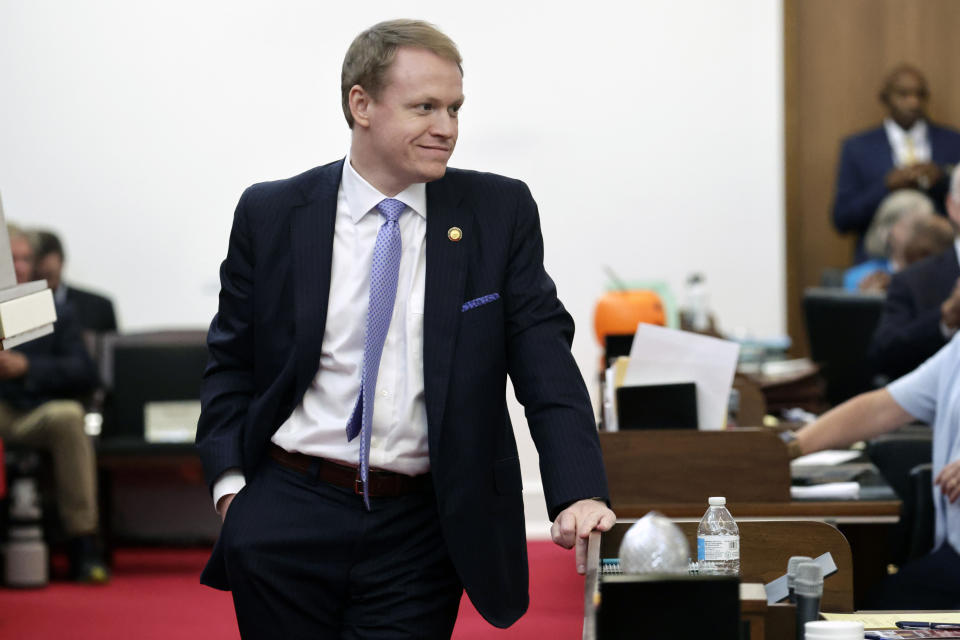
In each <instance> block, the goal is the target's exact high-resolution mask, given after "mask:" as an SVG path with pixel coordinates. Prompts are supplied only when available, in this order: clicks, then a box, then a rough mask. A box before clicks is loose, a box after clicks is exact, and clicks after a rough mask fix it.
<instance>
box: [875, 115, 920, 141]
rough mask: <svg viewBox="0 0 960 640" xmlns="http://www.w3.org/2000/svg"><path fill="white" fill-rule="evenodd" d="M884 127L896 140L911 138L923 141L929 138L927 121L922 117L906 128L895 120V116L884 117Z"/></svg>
mask: <svg viewBox="0 0 960 640" xmlns="http://www.w3.org/2000/svg"><path fill="white" fill-rule="evenodd" d="M883 128H884V129H886V130H887V135H888V136H890V138H891V139H894V140H902V139H904V138H907V137H909V138H911V139H912V140H913V141H914V142H921V141H924V140H926V139H927V121H926V120H924V119H923V118H920V119H919V120H917V121H916V122H914V123H913V126H912V127H910V128H909V129H907V130H904V129H903V128H902V127H901V126H900V125H898V124H897V123H896V122H894V121H893V118H884V120H883Z"/></svg>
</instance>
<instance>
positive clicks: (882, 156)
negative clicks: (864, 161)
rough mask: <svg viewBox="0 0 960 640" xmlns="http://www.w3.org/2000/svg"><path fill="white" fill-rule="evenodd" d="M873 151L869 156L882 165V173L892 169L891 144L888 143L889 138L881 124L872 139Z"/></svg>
mask: <svg viewBox="0 0 960 640" xmlns="http://www.w3.org/2000/svg"><path fill="white" fill-rule="evenodd" d="M873 147H874V148H873V151H872V152H871V154H870V155H871V156H872V157H874V158H877V160H878V161H879V162H880V164H881V165H882V166H883V170H884V173H886V172H887V171H889V170H890V169H893V167H894V164H895V163H894V156H893V145H891V144H890V139H889V138H888V137H887V130H886V129H884V128H883V126H881V127H880V128H879V129H878V130H877V135H876V137H874V139H873Z"/></svg>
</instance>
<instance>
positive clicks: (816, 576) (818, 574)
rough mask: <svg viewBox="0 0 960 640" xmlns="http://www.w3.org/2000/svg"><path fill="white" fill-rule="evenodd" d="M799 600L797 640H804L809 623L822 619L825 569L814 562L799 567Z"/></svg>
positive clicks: (796, 581)
mask: <svg viewBox="0 0 960 640" xmlns="http://www.w3.org/2000/svg"><path fill="white" fill-rule="evenodd" d="M794 590H795V591H796V598H797V640H804V638H805V634H804V631H805V628H806V624H807V623H808V622H813V621H815V620H817V619H818V618H819V617H820V598H821V597H822V596H823V569H821V568H820V565H818V564H814V563H813V562H801V563H800V564H799V565H798V566H797V577H796V580H795V581H794Z"/></svg>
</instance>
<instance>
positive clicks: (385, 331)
mask: <svg viewBox="0 0 960 640" xmlns="http://www.w3.org/2000/svg"><path fill="white" fill-rule="evenodd" d="M460 63H461V59H460V55H459V52H458V51H457V48H456V45H455V44H454V43H453V42H452V41H451V40H450V39H449V38H447V37H446V36H445V35H444V34H442V33H440V32H439V31H437V30H436V29H435V28H434V27H432V26H431V25H429V24H427V23H423V22H418V21H409V20H395V21H390V22H384V23H380V24H378V25H375V26H373V27H371V28H370V29H368V30H367V31H365V32H363V33H362V34H360V35H359V36H357V38H356V39H355V40H354V41H353V43H352V44H351V46H350V48H349V50H348V52H347V55H346V57H345V59H344V63H343V71H342V76H341V93H342V106H343V111H344V115H345V117H346V119H347V122H348V124H349V126H350V127H351V129H352V136H351V145H350V150H349V154H348V156H347V158H346V159H344V160H341V161H338V162H334V163H331V164H328V165H325V166H322V167H317V168H315V169H312V170H310V171H307V172H306V173H304V174H301V175H299V176H296V177H293V178H290V179H287V180H280V181H276V182H271V183H263V184H259V185H254V186H253V187H250V188H249V189H247V191H246V192H245V193H244V194H243V196H242V197H241V200H240V203H239V204H238V206H237V210H236V214H235V217H234V223H233V229H232V231H231V234H230V242H229V248H228V251H227V257H226V259H225V260H224V262H223V265H222V267H221V270H220V277H221V285H222V286H221V293H220V305H219V310H218V313H217V315H216V316H215V317H214V319H213V322H212V323H211V325H210V332H209V336H208V344H209V348H210V362H209V365H208V367H207V370H206V373H205V375H204V382H203V389H202V392H201V401H202V413H201V417H200V422H199V425H198V429H197V446H198V448H199V450H200V454H201V458H202V460H203V463H204V470H205V474H206V477H207V480H208V482H209V483H210V485H211V487H212V492H213V496H214V503H215V505H216V508H217V510H218V511H219V512H220V513H221V515H222V516H224V525H223V530H222V532H221V535H220V538H219V540H218V541H217V545H216V547H215V548H214V551H213V554H212V556H211V559H210V562H209V563H208V564H207V567H206V569H205V570H204V574H203V576H202V580H203V581H204V582H205V583H206V584H209V585H211V586H215V587H218V588H228V589H230V590H232V592H233V597H234V604H235V608H236V613H237V620H238V623H239V626H240V630H241V634H242V635H243V636H244V637H245V638H266V637H284V638H306V637H344V638H360V637H364V638H366V637H370V638H447V637H449V635H450V633H451V630H452V628H453V624H454V621H455V619H456V614H457V610H458V606H459V601H460V597H461V594H462V591H463V589H464V588H465V589H466V591H467V593H468V594H469V596H470V598H471V600H472V601H473V603H474V605H475V606H476V607H477V609H478V610H479V611H480V613H481V614H483V616H484V617H485V618H486V619H487V620H488V621H490V622H491V623H493V624H494V625H497V626H500V627H506V626H508V625H510V624H512V623H513V622H514V621H516V620H517V619H518V618H519V617H520V616H521V615H522V614H523V613H524V611H525V610H526V607H527V604H528V594H527V563H526V545H525V539H524V519H523V501H522V493H521V491H522V486H521V476H520V464H519V459H518V455H517V449H516V444H515V442H514V436H513V429H512V426H511V424H510V419H509V416H508V412H507V406H506V401H505V397H504V395H505V385H506V378H507V376H508V375H509V376H510V378H511V380H512V381H513V385H514V388H515V390H516V394H517V397H518V399H519V400H520V401H521V402H522V404H523V405H524V406H525V409H526V417H527V421H528V424H529V427H530V430H531V433H532V435H533V439H534V442H535V443H536V445H537V449H538V452H539V454H540V470H541V476H542V478H543V484H544V488H545V495H546V501H547V506H548V510H549V513H550V517H551V518H553V519H554V524H553V529H552V533H553V538H554V540H555V541H556V542H557V543H558V544H561V545H562V546H565V547H567V548H569V547H571V546H574V545H576V547H577V564H578V569H579V570H581V571H582V570H583V565H584V557H585V541H586V538H587V536H588V535H589V532H590V531H591V530H593V529H600V530H606V529H608V528H609V527H610V526H612V524H613V522H614V514H613V512H612V511H610V509H609V508H608V507H607V505H606V504H605V502H606V501H607V487H606V478H605V474H604V471H603V464H602V459H601V455H600V449H599V444H598V440H597V435H596V428H595V424H594V416H593V411H592V408H591V406H590V403H589V399H588V395H587V392H586V388H585V385H584V383H583V379H582V377H581V376H580V373H579V370H578V368H577V366H576V363H575V361H574V359H573V357H572V355H571V353H570V342H571V340H572V336H573V323H572V320H571V318H570V316H569V314H567V312H566V311H565V310H564V308H563V306H562V305H561V304H560V302H559V301H558V299H557V296H556V288H555V286H554V284H553V281H552V280H551V279H550V277H549V276H548V275H547V273H546V272H545V270H544V268H543V241H542V237H541V233H540V226H539V218H538V213H537V208H536V204H535V203H534V201H533V199H532V197H531V195H530V192H529V190H528V189H527V187H526V185H524V184H523V183H522V182H519V181H516V180H511V179H508V178H503V177H501V176H496V175H493V174H482V173H476V172H470V171H460V170H456V169H449V170H448V169H447V161H448V159H449V157H450V154H451V153H452V152H453V149H454V146H455V144H456V141H457V129H458V116H459V110H460V106H461V104H462V103H463V92H462V67H461V64H460Z"/></svg>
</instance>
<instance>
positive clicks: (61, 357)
mask: <svg viewBox="0 0 960 640" xmlns="http://www.w3.org/2000/svg"><path fill="white" fill-rule="evenodd" d="M45 340H52V345H51V346H50V347H49V348H46V347H41V346H40V345H41V344H43V343H41V342H39V341H38V344H36V345H34V344H31V343H27V344H26V345H24V346H23V349H22V351H23V354H24V355H25V356H26V357H27V360H28V361H29V363H30V365H29V369H28V371H27V374H26V376H25V377H24V379H23V385H24V388H25V389H27V390H28V391H31V392H34V393H38V394H43V395H50V394H53V395H70V396H72V395H77V394H82V393H85V392H87V391H90V390H91V389H93V388H94V387H95V386H96V385H97V382H98V380H97V371H96V367H95V366H94V364H93V360H91V359H90V354H89V353H87V346H86V344H84V342H83V336H82V335H81V333H80V327H79V326H78V325H77V323H76V321H75V320H74V317H73V315H72V314H71V313H70V312H69V311H68V310H67V309H64V308H62V307H57V322H56V324H55V325H54V331H53V334H52V335H51V336H50V337H49V338H40V341H45Z"/></svg>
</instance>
